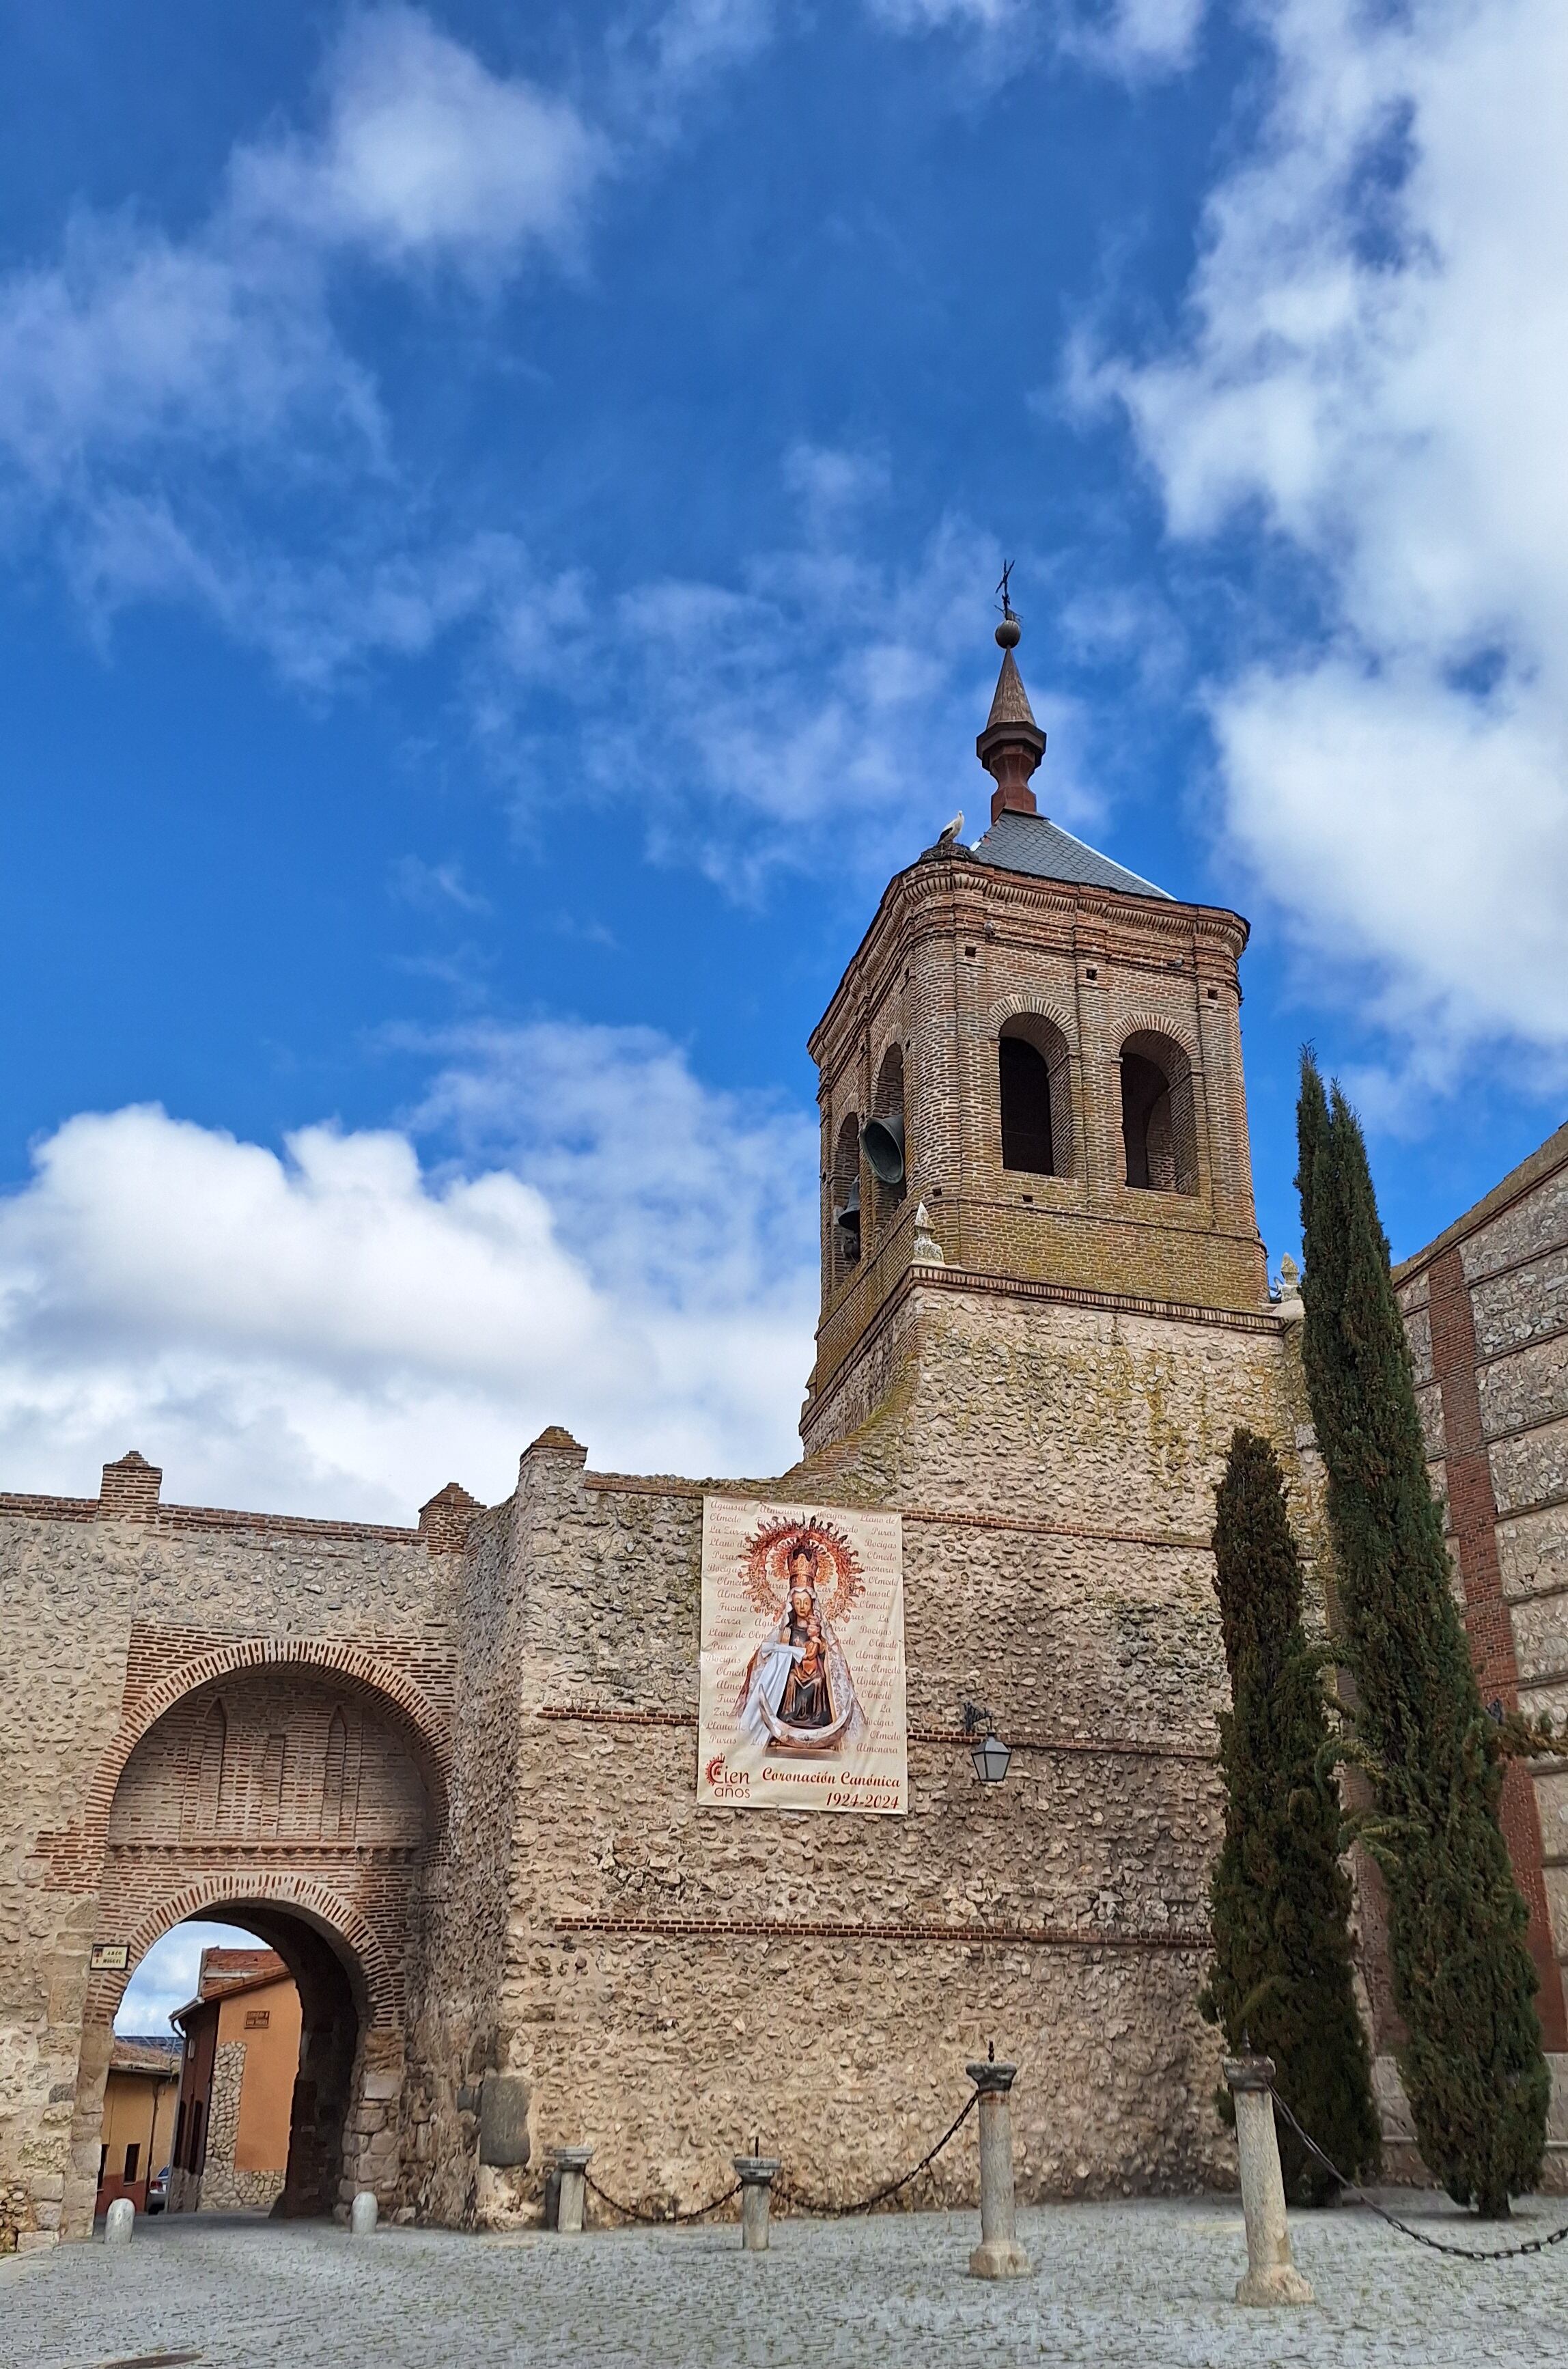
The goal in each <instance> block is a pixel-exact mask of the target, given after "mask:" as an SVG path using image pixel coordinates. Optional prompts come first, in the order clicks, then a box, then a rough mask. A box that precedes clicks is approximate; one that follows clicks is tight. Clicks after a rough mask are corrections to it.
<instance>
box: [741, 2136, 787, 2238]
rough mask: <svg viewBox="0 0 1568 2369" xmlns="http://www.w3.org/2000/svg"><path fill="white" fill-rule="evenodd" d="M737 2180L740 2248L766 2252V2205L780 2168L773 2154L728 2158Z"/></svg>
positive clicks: (779, 2160) (780, 2163) (778, 2161)
mask: <svg viewBox="0 0 1568 2369" xmlns="http://www.w3.org/2000/svg"><path fill="white" fill-rule="evenodd" d="M731 2160H732V2161H733V2163H734V2165H735V2169H736V2171H737V2173H738V2175H739V2180H740V2245H741V2249H742V2251H743V2252H745V2253H748V2254H765V2253H766V2252H767V2250H768V2206H769V2203H770V2201H771V2192H772V2190H773V2181H774V2180H775V2179H776V2178H777V2177H778V2174H779V2172H780V2171H781V2170H782V2169H783V2158H782V2157H779V2156H776V2155H738V2156H735V2157H732V2158H731Z"/></svg>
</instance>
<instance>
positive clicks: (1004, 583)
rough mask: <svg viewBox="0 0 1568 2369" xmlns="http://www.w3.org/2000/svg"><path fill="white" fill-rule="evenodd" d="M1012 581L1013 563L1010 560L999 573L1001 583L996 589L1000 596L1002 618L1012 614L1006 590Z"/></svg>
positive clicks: (1011, 603)
mask: <svg viewBox="0 0 1568 2369" xmlns="http://www.w3.org/2000/svg"><path fill="white" fill-rule="evenodd" d="M1012 580H1013V562H1012V560H1011V559H1010V560H1009V561H1008V563H1007V565H1006V566H1005V567H1004V568H1003V569H1002V571H1001V583H1000V584H999V585H998V586H997V588H996V589H997V590H998V591H999V592H1000V593H1001V613H1002V615H1003V616H1004V617H1011V616H1012V614H1013V602H1012V600H1011V599H1010V597H1009V594H1008V589H1007V588H1008V586H1009V584H1010V583H1011V582H1012Z"/></svg>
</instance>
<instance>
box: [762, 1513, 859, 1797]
mask: <svg viewBox="0 0 1568 2369" xmlns="http://www.w3.org/2000/svg"><path fill="white" fill-rule="evenodd" d="M785 1571H786V1574H787V1585H786V1589H785V1594H784V1609H783V1610H782V1611H781V1612H780V1614H779V1616H778V1619H777V1621H776V1622H775V1624H774V1626H773V1633H772V1635H771V1636H769V1637H768V1638H767V1639H765V1640H764V1642H762V1643H761V1645H759V1646H758V1648H757V1650H756V1652H755V1653H754V1654H752V1656H751V1659H750V1662H749V1663H748V1664H747V1665H746V1676H745V1677H744V1678H743V1679H742V1680H741V1684H740V1694H739V1698H738V1701H737V1703H736V1714H737V1719H738V1728H739V1734H740V1735H741V1736H742V1737H743V1738H744V1739H745V1741H746V1742H747V1743H749V1744H751V1745H755V1746H756V1747H758V1748H759V1749H760V1750H761V1751H764V1752H765V1751H767V1750H769V1749H770V1748H771V1749H772V1750H773V1751H775V1752H830V1751H832V1750H833V1748H834V1746H835V1745H839V1744H841V1742H842V1740H843V1738H844V1736H845V1734H847V1733H848V1731H849V1728H850V1725H851V1722H853V1719H854V1718H855V1715H856V1713H857V1712H858V1711H859V1709H860V1704H859V1701H858V1699H857V1698H856V1695H855V1690H854V1681H853V1678H852V1677H850V1667H849V1664H848V1662H847V1661H846V1660H845V1659H844V1655H843V1650H842V1648H841V1645H840V1643H839V1641H838V1639H837V1638H836V1637H835V1636H834V1634H833V1631H832V1629H831V1627H830V1624H829V1621H828V1618H827V1615H826V1613H825V1612H824V1611H823V1609H822V1603H821V1598H820V1596H819V1595H818V1585H817V1574H818V1548H817V1546H816V1544H815V1542H814V1541H813V1540H812V1539H810V1538H809V1537H807V1536H806V1535H805V1534H802V1535H800V1536H798V1537H796V1538H795V1539H794V1540H793V1541H792V1543H791V1545H790V1548H789V1551H788V1554H787V1557H786V1559H785Z"/></svg>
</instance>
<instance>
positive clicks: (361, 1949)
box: [86, 1869, 403, 2031]
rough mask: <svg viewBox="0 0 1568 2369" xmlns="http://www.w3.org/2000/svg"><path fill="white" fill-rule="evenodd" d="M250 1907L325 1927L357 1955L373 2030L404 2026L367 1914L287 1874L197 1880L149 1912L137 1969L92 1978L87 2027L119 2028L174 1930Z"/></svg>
mask: <svg viewBox="0 0 1568 2369" xmlns="http://www.w3.org/2000/svg"><path fill="white" fill-rule="evenodd" d="M246 1901H252V1902H254V1903H255V1904H256V1905H258V1906H263V1905H265V1906H267V1907H277V1908H292V1909H295V1910H297V1911H298V1913H299V1915H300V1916H301V1917H303V1919H304V1920H305V1921H306V1922H307V1923H309V1924H314V1925H316V1926H319V1927H324V1928H326V1932H327V1933H328V1934H329V1935H330V1936H331V1938H332V1939H333V1940H338V1941H341V1942H342V1943H343V1944H344V1946H345V1949H346V1950H347V1951H348V1953H349V1956H348V1972H349V1979H350V1981H351V1982H352V1983H353V1985H354V1986H355V1988H356V1989H357V1990H359V1991H361V1994H362V1996H361V1997H360V1998H359V2000H358V2001H357V2004H358V2005H359V2006H360V2008H361V2010H362V2012H363V2014H364V2018H365V2022H366V2026H367V2028H369V2029H372V2030H381V2031H395V2030H397V2029H398V2028H399V2027H400V2026H401V2024H402V2021H403V1986H402V1983H401V1980H400V1978H399V1975H398V1972H397V1969H396V1968H395V1966H394V1965H393V1963H392V1961H391V1960H390V1959H389V1958H388V1956H387V1954H386V1951H385V1950H384V1949H383V1946H382V1942H381V1939H380V1936H379V1935H378V1934H377V1932H376V1930H375V1928H374V1927H373V1926H372V1924H371V1923H370V1921H369V1919H368V1918H367V1917H365V1916H364V1914H363V1912H362V1911H361V1910H360V1909H358V1908H356V1907H354V1905H352V1903H351V1902H349V1901H347V1900H345V1899H344V1898H343V1896H342V1894H340V1893H337V1892H334V1891H332V1889H331V1888H330V1886H328V1885H327V1884H325V1883H316V1882H315V1879H314V1877H311V1876H306V1875H290V1874H288V1873H287V1872H283V1871H280V1872H276V1873H273V1872H267V1873H263V1872H262V1871H260V1870H259V1869H252V1870H250V1871H245V1870H241V1869H235V1871H232V1872H230V1873H227V1874H222V1875H201V1876H196V1877H194V1878H192V1880H191V1881H190V1882H189V1883H186V1884H183V1885H182V1886H181V1887H180V1889H179V1890H178V1891H177V1892H175V1893H171V1894H167V1895H166V1897H165V1898H164V1899H162V1900H160V1901H159V1902H158V1903H157V1905H155V1907H152V1908H149V1909H148V1911H147V1912H146V1914H145V1916H144V1917H142V1918H140V1920H139V1921H138V1923H137V1924H136V1926H135V1927H134V1928H133V1930H132V1934H131V1936H130V1941H131V1946H130V1950H129V1951H128V1952H127V1955H128V1957H129V1960H130V1963H129V1964H128V1966H127V1967H126V1969H125V1971H124V1973H123V1974H113V1975H111V1976H110V1977H109V1979H108V1980H105V1978H104V1977H103V1976H101V1975H98V1976H95V1977H93V1978H92V1983H91V1987H90V1989H89V1991H88V1995H87V2009H86V2021H88V2022H89V2023H90V2022H94V2021H106V2020H107V2021H112V2020H113V2017H114V2014H115V2011H116V2009H118V2007H119V2005H120V1999H121V1997H123V1996H124V1993H125V1990H126V1987H127V1986H128V1984H129V1983H130V1980H131V1977H132V1974H134V1973H135V1971H136V1969H137V1967H138V1966H139V1965H140V1964H141V1963H142V1960H143V1958H144V1957H145V1956H146V1954H147V1952H148V1951H149V1950H150V1949H151V1948H152V1946H153V1944H154V1942H155V1941H159V1940H162V1939H163V1937H164V1935H165V1934H166V1933H167V1932H169V1931H170V1930H171V1929H172V1928H173V1927H175V1926H176V1925H182V1924H184V1922H185V1920H186V1918H187V1917H200V1916H202V1915H204V1914H205V1913H206V1912H207V1911H208V1910H210V1909H213V1908H223V1907H230V1906H233V1905H236V1904H240V1903H244V1902H246Z"/></svg>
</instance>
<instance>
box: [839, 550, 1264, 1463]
mask: <svg viewBox="0 0 1568 2369" xmlns="http://www.w3.org/2000/svg"><path fill="white" fill-rule="evenodd" d="M1020 633H1021V628H1020V624H1019V621H1018V619H1017V617H1016V616H1015V615H1014V614H1013V610H1012V608H1011V605H1010V604H1008V603H1007V602H1006V601H1005V597H1004V611H1003V615H1002V619H1001V624H999V625H998V627H997V629H996V639H997V641H998V643H999V645H1000V646H1001V652H1002V658H1001V671H1000V673H999V675H998V677H997V683H996V692H995V696H994V697H993V699H992V701H991V706H990V715H988V717H987V719H986V724H985V728H984V730H983V731H982V732H981V733H980V735H979V739H978V741H977V743H976V750H977V753H978V755H979V760H980V762H981V764H982V765H983V766H984V767H985V768H986V770H987V772H989V773H990V776H991V780H992V782H993V784H994V788H993V791H992V794H991V798H990V829H989V830H987V831H986V833H985V835H984V837H983V838H981V839H980V840H979V841H978V843H977V844H976V845H974V846H972V847H967V846H965V845H963V844H962V843H961V841H959V840H958V838H957V835H956V831H955V832H954V833H952V834H951V835H950V834H949V833H947V832H944V834H943V836H942V838H941V840H939V841H938V842H937V843H936V845H935V846H933V847H930V848H928V849H927V850H926V851H925V853H923V854H922V855H921V857H920V858H919V859H918V860H917V861H916V862H915V863H914V864H910V866H909V867H908V868H907V869H906V870H905V871H903V872H900V873H898V875H897V876H896V877H895V878H894V879H893V880H892V881H890V882H889V884H888V886H887V890H886V891H885V893H884V895H883V898H882V901H881V903H880V905H879V906H878V908H877V911H876V917H875V919H874V920H873V921H872V923H871V926H870V928H869V929H868V930H867V932H866V933H865V936H864V939H863V940H862V942H861V944H860V946H859V947H858V948H857V950H856V952H855V954H854V956H853V959H852V960H851V962H850V964H849V967H848V968H847V969H846V971H845V973H844V976H843V978H842V979H841V982H840V984H839V987H838V990H837V991H836V992H835V994H834V996H833V999H832V1001H831V1002H830V1005H829V1007H828V1010H827V1012H826V1013H824V1015H823V1017H822V1019H821V1021H820V1022H819V1023H818V1026H817V1028H816V1029H815V1030H814V1032H813V1034H812V1036H811V1039H810V1052H811V1056H812V1059H813V1060H814V1061H815V1062H816V1064H817V1068H818V1077H819V1089H818V1101H819V1105H820V1110H821V1119H822V1158H821V1262H822V1299H821V1319H820V1322H819V1325H818V1336H817V1362H816V1366H815V1368H814V1370H813V1373H812V1377H811V1382H810V1386H809V1389H808V1391H807V1402H806V1408H805V1412H804V1414H803V1417H802V1436H803V1438H804V1440H805V1442H806V1446H807V1454H808V1456H809V1455H813V1454H815V1453H817V1452H818V1451H819V1450H824V1449H827V1448H830V1447H831V1446H832V1445H833V1444H834V1443H835V1442H836V1441H838V1440H841V1439H842V1438H843V1437H844V1436H846V1435H847V1433H848V1432H850V1431H851V1430H853V1429H855V1428H856V1427H857V1426H858V1425H860V1424H862V1423H864V1421H865V1420H866V1418H867V1417H868V1415H869V1414H870V1413H872V1412H873V1410H874V1409H875V1407H876V1404H877V1403H878V1402H879V1398H880V1397H881V1396H882V1395H883V1394H885V1392H886V1391H887V1390H889V1389H891V1388H893V1387H894V1384H895V1377H896V1372H897V1369H898V1366H899V1365H900V1363H901V1356H900V1354H899V1344H900V1342H901V1343H902V1344H903V1345H905V1346H908V1345H910V1338H911V1334H910V1326H911V1324H913V1323H915V1322H916V1319H917V1317H918V1312H919V1311H918V1309H917V1310H911V1308H910V1302H911V1298H912V1299H914V1300H915V1301H917V1302H921V1303H923V1302H925V1301H926V1300H929V1299H932V1297H933V1295H937V1294H944V1295H947V1294H952V1293H953V1292H955V1291H958V1292H965V1293H967V1294H969V1295H970V1297H971V1298H973V1297H974V1296H975V1295H977V1294H978V1295H983V1296H985V1297H986V1298H988V1299H990V1300H991V1301H996V1300H1004V1301H1005V1300H1012V1301H1013V1302H1014V1303H1015V1304H1017V1305H1019V1306H1024V1305H1026V1304H1028V1305H1034V1306H1036V1307H1039V1306H1041V1305H1042V1304H1043V1303H1049V1302H1057V1303H1068V1304H1076V1305H1078V1306H1081V1307H1091V1308H1100V1309H1104V1310H1108V1311H1113V1312H1114V1311H1116V1310H1121V1311H1124V1312H1127V1313H1129V1314H1131V1313H1139V1314H1142V1315H1146V1316H1150V1317H1162V1316H1166V1315H1169V1316H1172V1317H1173V1318H1175V1319H1177V1320H1178V1321H1185V1322H1193V1321H1197V1322H1202V1321H1204V1320H1205V1319H1206V1318H1207V1317H1213V1318H1214V1319H1215V1320H1216V1321H1218V1322H1221V1323H1222V1324H1225V1325H1226V1326H1227V1329H1235V1328H1236V1327H1238V1326H1239V1327H1241V1328H1242V1329H1246V1328H1248V1327H1249V1326H1250V1325H1253V1324H1255V1325H1256V1326H1257V1327H1259V1328H1260V1329H1267V1330H1269V1331H1270V1332H1272V1331H1274V1330H1275V1329H1276V1328H1275V1321H1274V1320H1273V1319H1272V1317H1271V1316H1270V1315H1269V1313H1268V1299H1267V1278H1266V1273H1265V1258H1264V1250H1263V1245H1262V1243H1261V1242H1260V1240H1259V1237H1258V1230H1257V1221H1256V1217H1255V1214H1254V1210H1253V1186H1252V1170H1251V1162H1250V1156H1249V1151H1248V1144H1247V1121H1246V1104H1245V1097H1244V1093H1243V1083H1242V1040H1241V1027H1240V1017H1239V1014H1240V1005H1241V992H1240V986H1239V982H1238V977H1237V965H1238V962H1239V960H1240V957H1241V955H1242V949H1243V947H1244V946H1245V944H1246V942H1247V934H1248V927H1247V923H1246V922H1245V921H1243V920H1242V918H1241V916H1240V915H1239V914H1236V913H1233V912H1230V911H1228V910H1225V909H1224V908H1221V907H1215V906H1207V905H1194V904H1185V903H1182V902H1180V901H1179V900H1178V899H1177V898H1173V897H1171V896H1169V895H1167V893H1166V892H1165V891H1164V890H1163V889H1162V888H1160V887H1156V886H1155V885H1154V884H1153V883H1152V882H1151V881H1149V880H1145V879H1141V878H1140V877H1139V875H1137V874H1135V873H1132V872H1129V871H1127V870H1126V869H1125V868H1124V867H1123V866H1122V865H1121V864H1116V863H1113V862H1112V861H1111V859H1110V858H1109V857H1107V856H1104V855H1102V854H1100V853H1098V852H1097V851H1096V850H1095V849H1093V848H1092V847H1089V846H1087V845H1085V843H1084V842H1083V841H1082V840H1079V839H1076V838H1074V837H1073V836H1072V834H1071V833H1070V832H1069V831H1066V830H1062V829H1061V827H1060V826H1059V824H1057V823H1054V822H1052V821H1051V820H1050V819H1049V818H1047V816H1045V815H1043V814H1041V813H1040V811H1039V808H1038V804H1037V801H1036V795H1035V792H1034V790H1033V788H1032V787H1031V783H1032V780H1033V777H1034V775H1035V773H1036V770H1037V768H1038V766H1039V764H1040V762H1041V760H1042V758H1043V757H1044V755H1045V750H1046V735H1045V734H1044V732H1043V731H1042V730H1041V729H1040V727H1039V726H1038V724H1037V723H1036V720H1035V715H1034V712H1033V710H1032V708H1031V707H1030V704H1029V698H1028V693H1027V692H1026V691H1025V689H1024V681H1023V677H1022V675H1021V674H1020V672H1019V669H1018V664H1017V660H1016V658H1015V657H1014V651H1015V650H1016V648H1017V647H1018V643H1019V639H1020ZM921 1210H923V1211H924V1214H925V1219H926V1221H927V1222H926V1223H925V1224H923V1225H917V1213H918V1212H920V1211H921Z"/></svg>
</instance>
